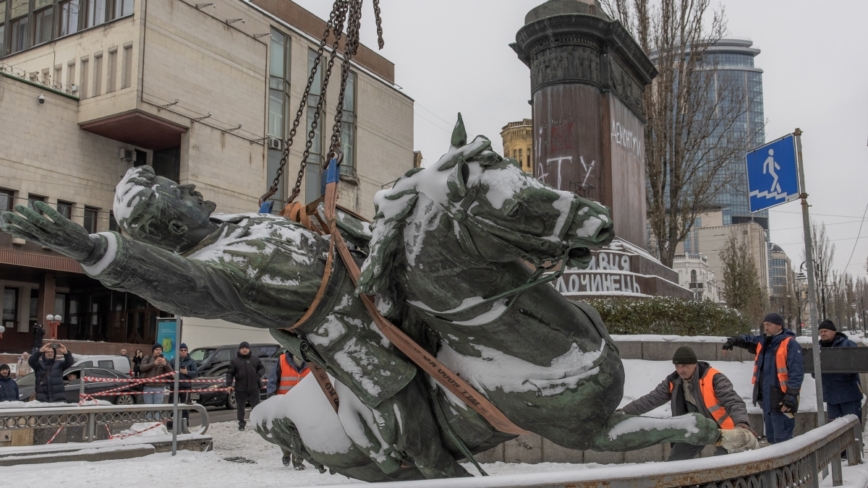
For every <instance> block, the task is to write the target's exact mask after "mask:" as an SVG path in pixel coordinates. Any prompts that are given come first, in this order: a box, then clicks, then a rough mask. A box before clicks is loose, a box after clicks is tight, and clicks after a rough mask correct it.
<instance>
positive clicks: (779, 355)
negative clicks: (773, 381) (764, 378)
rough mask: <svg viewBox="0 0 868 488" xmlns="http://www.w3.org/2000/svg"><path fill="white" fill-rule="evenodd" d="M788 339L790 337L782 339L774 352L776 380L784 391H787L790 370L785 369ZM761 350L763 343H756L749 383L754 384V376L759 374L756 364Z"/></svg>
mask: <svg viewBox="0 0 868 488" xmlns="http://www.w3.org/2000/svg"><path fill="white" fill-rule="evenodd" d="M790 339H792V337H787V338H786V339H784V340H782V341H781V344H780V345H779V346H778V350H777V352H776V353H775V368H777V373H778V382H779V383H780V384H781V390H783V392H784V393H786V392H787V381H788V380H789V379H790V372H789V370H787V350H788V348H787V345H789V343H790ZM762 350H763V345H762V344H757V345H756V357H755V358H754V360H753V379H752V380H751V384H756V377H757V375H758V374H759V371H757V369H758V368H757V366H758V364H759V357H760V353H762Z"/></svg>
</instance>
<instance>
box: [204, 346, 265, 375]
mask: <svg viewBox="0 0 868 488" xmlns="http://www.w3.org/2000/svg"><path fill="white" fill-rule="evenodd" d="M279 349H280V346H279V345H277V344H251V345H250V353H251V354H253V355H255V356H257V357H258V358H259V359H265V358H269V357H271V356H272V355H274V353H275V352H276V351H278V350H279ZM237 354H238V344H234V345H230V346H214V347H199V348H196V349H193V350H192V351H190V357H191V358H193V361H196V367H197V368H198V369H199V376H220V375H223V374H226V370H227V369H229V361H231V360H232V358H234V357H235V356H236V355H237Z"/></svg>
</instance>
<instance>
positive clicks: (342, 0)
mask: <svg viewBox="0 0 868 488" xmlns="http://www.w3.org/2000/svg"><path fill="white" fill-rule="evenodd" d="M373 2H374V11H375V15H376V18H377V34H378V42H379V45H380V47H381V48H382V46H383V40H382V27H381V20H380V8H379V0H373ZM361 6H362V0H335V3H334V6H333V7H332V11H331V14H330V15H329V20H328V23H327V24H326V29H325V32H324V33H323V36H322V39H320V43H319V47H318V48H317V54H316V59H315V60H314V63H313V67H312V68H311V71H310V74H309V75H308V79H307V86H305V89H304V94H303V95H302V97H301V102H300V103H299V107H298V111H297V112H296V114H295V119H294V120H293V122H292V128H291V129H290V131H289V135H288V137H287V139H286V140H285V141H284V147H283V154H282V157H281V159H280V165H279V166H278V168H277V172H276V174H275V176H274V181H272V183H271V187H270V188H269V189H268V191H267V192H266V193H265V194H263V195H262V196H261V197H260V198H259V205H260V206H262V204H263V203H264V202H265V201H266V200H268V199H269V198H271V196H272V195H274V194H275V193H277V190H278V188H279V186H280V181H281V179H282V178H283V173H284V170H285V169H286V163H287V161H288V159H289V150H290V148H291V147H292V143H293V140H294V138H295V135H296V133H297V131H298V126H299V124H300V123H301V117H302V115H303V114H304V109H305V107H306V106H307V102H308V98H309V97H310V92H311V89H312V87H313V83H314V81H315V79H316V74H317V70H318V69H319V68H320V64H321V59H322V57H323V52H324V51H325V46H326V43H327V42H328V38H329V36H330V35H333V37H334V42H332V45H331V52H330V53H329V60H328V64H327V66H326V68H325V70H324V71H325V73H324V74H323V78H322V81H321V85H320V86H321V93H320V96H319V99H318V100H317V104H316V112H315V113H314V115H313V118H312V120H311V123H310V130H309V131H308V133H307V140H306V141H305V148H304V153H303V154H302V157H301V167H300V168H299V171H298V177H297V178H296V181H295V184H294V185H293V187H292V192H291V193H290V196H289V199H288V201H287V203H289V202H292V201H294V200H295V198H296V197H298V195H299V193H301V182H302V179H303V178H304V173H305V169H306V167H307V162H308V158H309V157H310V150H311V147H312V145H313V140H314V138H315V137H316V129H317V127H318V126H319V118H320V115H321V114H322V112H323V104H324V102H325V98H326V97H325V95H326V93H325V91H326V88H327V87H328V83H329V78H330V77H331V72H332V68H333V67H334V62H335V58H336V57H337V54H338V48H339V46H340V40H341V37H342V34H343V25H344V21H345V19H346V18H347V14H348V13H349V15H350V19H349V22H347V41H346V43H345V48H346V53H345V56H344V61H343V64H342V67H341V89H340V95H339V99H338V105H337V109H336V110H337V113H336V115H335V129H334V130H333V132H332V138H331V144H330V151H329V153H330V155H337V154H339V153H340V149H339V147H340V135H341V131H340V127H341V121H342V119H343V101H344V92H345V90H346V83H347V78H348V76H349V62H350V59H351V58H352V55H353V54H355V52H356V50H357V49H358V45H359V26H360V21H361ZM335 141H337V145H336V144H335Z"/></svg>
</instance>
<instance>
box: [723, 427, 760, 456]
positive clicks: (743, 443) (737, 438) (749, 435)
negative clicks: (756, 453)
mask: <svg viewBox="0 0 868 488" xmlns="http://www.w3.org/2000/svg"><path fill="white" fill-rule="evenodd" d="M717 446H719V447H722V448H724V449H726V452H728V453H736V452H742V451H751V450H753V449H756V448H758V447H759V442H758V441H757V440H756V436H755V435H753V432H751V431H749V430H747V429H743V428H741V427H736V428H734V429H727V430H721V431H720V440H719V441H717Z"/></svg>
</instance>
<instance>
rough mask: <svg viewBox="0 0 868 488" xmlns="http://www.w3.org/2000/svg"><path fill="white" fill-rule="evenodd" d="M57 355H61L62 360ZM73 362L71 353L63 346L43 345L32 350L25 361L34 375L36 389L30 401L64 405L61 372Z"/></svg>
mask: <svg viewBox="0 0 868 488" xmlns="http://www.w3.org/2000/svg"><path fill="white" fill-rule="evenodd" d="M58 355H62V356H63V360H60V359H59V358H58V357H57V356H58ZM74 362H75V360H74V359H73V357H72V353H71V352H69V350H67V349H66V346H64V345H63V344H43V346H42V347H40V348H39V349H36V348H34V350H33V354H31V355H30V358H29V359H28V360H27V363H28V364H29V365H30V367H31V368H32V369H33V373H34V374H35V375H36V388H35V389H34V391H33V394H32V395H30V400H31V401H32V400H38V401H40V402H47V403H55V402H61V403H66V394H65V393H64V385H63V372H64V371H66V370H67V369H69V368H71V367H72V365H73V363H74Z"/></svg>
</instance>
